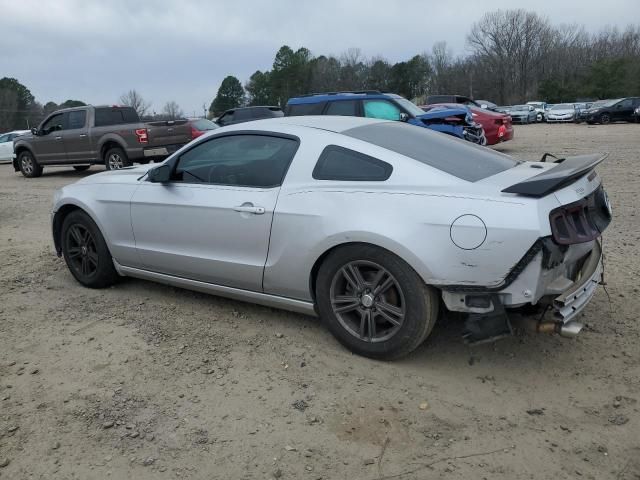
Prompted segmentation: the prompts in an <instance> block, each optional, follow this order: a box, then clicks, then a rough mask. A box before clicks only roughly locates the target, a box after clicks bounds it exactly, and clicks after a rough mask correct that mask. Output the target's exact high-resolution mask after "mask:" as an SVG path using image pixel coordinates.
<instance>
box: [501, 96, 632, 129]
mask: <svg viewBox="0 0 640 480" xmlns="http://www.w3.org/2000/svg"><path fill="white" fill-rule="evenodd" d="M639 108H640V97H626V98H616V99H610V100H598V101H595V102H577V103H560V104H550V103H545V102H539V101H531V102H527V103H526V104H525V105H513V106H499V107H496V110H497V111H500V112H503V113H508V114H509V115H511V117H512V119H513V122H514V123H524V124H527V123H533V122H548V123H562V122H575V123H581V122H587V123H589V124H595V123H600V124H603V125H606V124H608V123H612V122H619V121H624V122H632V121H636V120H637V119H638V118H639V117H640V115H638V114H636V111H637V110H638V109H639Z"/></svg>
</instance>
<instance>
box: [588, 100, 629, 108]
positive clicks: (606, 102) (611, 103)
mask: <svg viewBox="0 0 640 480" xmlns="http://www.w3.org/2000/svg"><path fill="white" fill-rule="evenodd" d="M620 100H622V99H621V98H616V99H614V100H602V103H600V104H599V105H596V103H599V102H596V103H594V104H593V107H613V106H614V105H615V104H616V103H618V102H619V101H620Z"/></svg>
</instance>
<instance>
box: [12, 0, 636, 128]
mask: <svg viewBox="0 0 640 480" xmlns="http://www.w3.org/2000/svg"><path fill="white" fill-rule="evenodd" d="M466 43H467V47H468V53H466V54H464V55H458V56H455V55H453V53H452V52H451V49H450V48H449V47H448V45H447V43H446V42H437V43H435V44H434V45H432V46H430V48H428V49H427V51H425V52H423V53H419V54H416V55H414V56H413V57H411V58H409V59H407V60H404V61H400V62H396V63H391V62H389V61H388V60H386V59H385V58H383V57H380V56H374V57H365V56H364V55H363V54H362V51H361V50H360V49H358V48H351V49H348V50H346V51H345V52H344V53H342V54H341V55H338V56H333V55H328V56H327V55H318V56H315V55H313V54H312V52H311V51H310V50H309V49H307V48H305V47H300V48H297V49H296V50H294V49H292V48H290V47H289V46H287V45H283V46H282V47H281V48H280V49H279V50H278V51H277V53H276V55H275V58H274V61H273V65H272V67H271V69H270V70H267V71H260V70H257V71H255V72H254V73H253V74H252V75H251V76H250V77H249V78H248V79H246V81H245V83H244V85H243V84H242V83H241V82H240V80H239V79H238V78H237V77H235V76H232V75H229V76H227V77H226V78H225V79H224V80H223V81H222V84H221V85H220V87H219V89H218V92H217V95H216V96H215V98H214V100H213V101H212V102H211V105H210V107H209V114H210V116H216V115H219V114H220V113H222V112H224V111H225V110H227V109H229V108H235V107H238V106H242V105H280V106H284V104H285V103H286V102H287V100H288V99H289V98H291V97H294V96H297V95H301V94H306V93H312V92H327V91H341V90H368V89H376V90H382V91H391V92H395V93H398V94H400V95H402V96H404V97H406V98H409V99H411V100H414V101H416V102H417V103H420V102H421V101H423V100H424V99H425V97H426V96H427V95H433V94H462V95H468V96H470V97H472V98H477V99H485V100H490V101H493V102H495V103H498V104H501V105H507V104H515V103H522V102H525V101H528V100H544V101H547V102H551V103H558V102H573V101H577V100H581V99H602V98H615V97H623V96H631V95H640V25H630V26H628V27H627V28H625V29H623V30H620V29H618V28H605V29H603V30H601V31H599V32H595V33H590V32H587V31H586V30H585V28H584V27H582V26H579V25H559V26H555V25H553V24H552V23H551V22H550V20H549V19H548V18H546V17H544V16H540V15H538V14H537V13H535V12H530V11H527V10H522V9H518V10H497V11H494V12H488V13H486V14H485V15H484V16H482V17H481V18H480V19H479V20H478V21H477V22H475V23H474V24H473V25H472V26H471V29H470V31H469V32H468V33H467V35H466ZM203 81H204V80H203ZM119 100H120V104H122V105H128V106H132V107H133V108H135V109H136V111H137V112H138V114H139V115H140V116H141V117H142V118H145V119H149V118H158V119H174V118H179V117H182V116H184V112H183V111H182V109H181V108H180V106H179V105H178V104H177V103H176V102H175V101H170V102H167V103H166V104H165V105H164V107H163V108H162V109H161V111H160V112H159V113H156V112H152V111H151V104H150V102H148V101H147V100H145V99H144V98H143V97H142V95H141V94H140V93H139V92H138V91H136V90H130V91H128V92H126V93H125V94H123V95H122V96H121V97H120V99H119ZM83 104H84V103H83V102H81V101H79V100H67V101H65V102H63V103H61V104H59V105H58V104H56V103H54V102H47V103H45V104H44V105H43V104H41V103H39V102H37V101H36V100H35V98H34V96H33V95H32V94H31V92H30V91H29V89H28V88H27V87H26V86H24V85H22V84H21V83H20V82H19V81H18V80H16V79H15V78H7V77H5V78H2V79H0V132H3V131H6V130H10V129H17V128H20V129H22V128H28V127H31V126H35V125H37V124H38V123H39V122H40V121H41V120H42V119H43V118H44V117H45V116H46V115H48V114H49V113H50V112H52V111H54V110H56V109H59V108H66V107H70V106H76V105H83Z"/></svg>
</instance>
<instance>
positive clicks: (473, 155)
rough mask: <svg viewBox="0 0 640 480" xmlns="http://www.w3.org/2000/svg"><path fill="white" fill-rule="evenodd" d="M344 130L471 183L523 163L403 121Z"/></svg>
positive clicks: (347, 133) (353, 135) (348, 134)
mask: <svg viewBox="0 0 640 480" xmlns="http://www.w3.org/2000/svg"><path fill="white" fill-rule="evenodd" d="M342 133H343V134H344V135H347V136H349V137H353V138H357V139H358V140H364V141H365V142H369V143H373V144H374V145H378V146H379V147H382V148H386V149H387V150H391V151H393V152H396V153H399V154H401V155H404V156H406V157H410V158H413V159H414V160H417V161H418V162H421V163H425V164H427V165H429V166H431V167H433V168H437V169H438V170H442V171H443V172H446V173H448V174H450V175H453V176H455V177H458V178H461V179H463V180H467V181H469V182H476V181H478V180H482V179H483V178H487V177H490V176H492V175H495V174H497V173H500V172H503V171H505V170H508V169H510V168H512V167H513V166H515V165H517V164H518V163H519V162H518V161H517V160H514V159H512V158H511V157H508V156H507V155H504V154H501V153H498V152H496V151H494V150H491V149H489V148H486V147H480V146H478V145H474V144H472V143H470V142H467V141H464V140H460V139H455V138H452V137H450V136H448V135H446V134H444V133H440V132H434V131H432V130H429V129H428V128H422V127H417V126H414V125H407V124H405V123H400V122H384V123H375V124H373V125H364V126H362V127H356V128H351V129H349V130H345V131H344V132H342Z"/></svg>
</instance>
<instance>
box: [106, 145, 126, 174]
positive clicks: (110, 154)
mask: <svg viewBox="0 0 640 480" xmlns="http://www.w3.org/2000/svg"><path fill="white" fill-rule="evenodd" d="M104 164H105V166H106V167H107V170H120V169H121V168H124V167H128V166H130V165H131V162H130V161H129V158H128V157H127V154H126V153H125V151H124V150H123V149H121V148H120V147H114V148H110V149H109V150H107V153H105V155H104Z"/></svg>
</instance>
